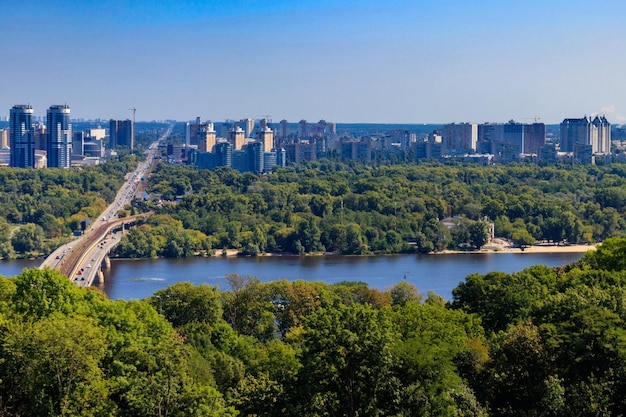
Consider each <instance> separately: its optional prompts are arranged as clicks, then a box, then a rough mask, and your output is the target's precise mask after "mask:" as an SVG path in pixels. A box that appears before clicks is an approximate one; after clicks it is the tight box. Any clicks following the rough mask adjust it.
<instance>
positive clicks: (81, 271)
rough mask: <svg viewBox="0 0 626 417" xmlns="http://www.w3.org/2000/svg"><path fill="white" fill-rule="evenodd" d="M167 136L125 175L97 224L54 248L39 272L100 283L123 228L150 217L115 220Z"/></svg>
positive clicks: (80, 282) (140, 184)
mask: <svg viewBox="0 0 626 417" xmlns="http://www.w3.org/2000/svg"><path fill="white" fill-rule="evenodd" d="M171 132H172V126H170V127H169V129H168V130H167V131H166V132H165V133H164V134H163V135H162V136H161V137H160V138H159V140H157V141H156V142H154V143H152V144H151V145H150V147H149V148H148V151H147V158H146V160H145V161H142V162H140V163H139V165H138V166H137V169H135V171H134V172H131V173H128V174H127V175H126V182H125V183H124V185H123V186H122V188H120V190H119V191H118V193H117V196H116V197H115V200H114V201H113V202H112V203H111V204H110V205H109V207H107V209H106V210H105V211H104V212H103V213H102V214H101V215H100V217H99V219H100V220H97V221H96V223H95V224H94V225H93V226H92V227H91V228H90V229H88V230H86V231H85V233H84V234H83V235H82V236H80V237H79V238H77V239H75V240H74V241H72V242H70V243H66V244H65V245H63V246H61V247H59V248H57V249H56V250H55V251H54V252H52V253H51V254H50V255H49V256H48V257H47V258H46V259H45V260H44V262H43V263H42V264H41V266H40V267H39V268H41V269H44V268H51V269H56V270H58V271H59V272H60V273H61V274H63V275H65V276H67V277H68V278H70V279H71V280H72V281H73V282H74V283H76V284H77V285H79V286H81V287H88V286H91V285H92V284H94V283H96V282H100V283H103V282H104V281H103V280H104V275H103V273H102V268H103V267H105V268H108V267H110V265H111V264H110V260H109V256H108V254H109V252H110V251H111V249H113V248H114V247H115V246H116V245H117V244H118V243H119V241H120V239H121V237H122V234H123V232H124V230H125V229H126V227H129V226H131V225H134V224H136V223H138V222H142V221H144V220H145V219H146V218H147V217H148V216H150V215H151V214H152V213H151V212H150V213H143V214H138V215H135V216H130V217H122V218H119V217H118V213H120V210H121V209H122V208H123V207H124V206H125V205H126V204H129V203H130V202H131V201H132V199H133V197H134V196H135V194H136V193H137V192H138V191H139V192H143V186H144V184H143V179H144V178H145V176H146V173H147V172H148V171H149V170H150V169H151V168H152V164H153V162H154V161H155V156H156V155H157V154H158V153H159V150H158V143H159V142H161V141H164V140H165V139H167V137H168V136H169V135H170V134H171ZM118 230H119V231H121V232H122V233H119V232H118Z"/></svg>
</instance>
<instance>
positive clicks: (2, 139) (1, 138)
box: [0, 129, 10, 150]
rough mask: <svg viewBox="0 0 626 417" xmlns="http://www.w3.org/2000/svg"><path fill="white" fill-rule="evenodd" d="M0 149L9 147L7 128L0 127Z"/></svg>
mask: <svg viewBox="0 0 626 417" xmlns="http://www.w3.org/2000/svg"><path fill="white" fill-rule="evenodd" d="M0 149H1V150H7V149H10V147H9V130H8V129H0Z"/></svg>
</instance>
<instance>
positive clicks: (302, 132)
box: [298, 119, 310, 139]
mask: <svg viewBox="0 0 626 417" xmlns="http://www.w3.org/2000/svg"><path fill="white" fill-rule="evenodd" d="M309 136H310V131H309V124H308V123H307V121H306V120H304V119H303V120H300V121H299V122H298V139H302V138H308V137H309Z"/></svg>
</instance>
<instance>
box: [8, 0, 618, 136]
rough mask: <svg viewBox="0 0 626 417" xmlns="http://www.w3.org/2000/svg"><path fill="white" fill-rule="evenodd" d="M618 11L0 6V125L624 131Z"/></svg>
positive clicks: (483, 4) (528, 5)
mask: <svg viewBox="0 0 626 417" xmlns="http://www.w3.org/2000/svg"><path fill="white" fill-rule="evenodd" d="M625 12H626V2H623V1H617V0H615V1H613V0H611V1H598V0H596V1H581V0H570V1H562V0H552V1H550V0H525V1H506V0H500V1H495V0H474V1H467V0H438V1H424V0H422V1H420V0H413V1H408V0H393V1H389V0H386V1H385V0H371V1H331V0H316V1H309V0H302V1H298V0H294V1H283V0H266V1H243V0H234V1H191V0H178V1H164V0H152V1H149V0H135V1H121V0H102V1H98V2H95V1H93V2H92V1H72V0H65V1H63V0H29V1H14V0H0V16H1V18H0V59H1V61H2V65H0V115H4V116H6V115H8V112H9V109H10V108H11V106H13V105H14V104H23V103H30V104H32V105H33V107H34V109H35V114H36V115H41V116H43V115H45V111H46V108H48V107H49V106H50V105H52V104H63V103H67V104H69V105H70V107H71V109H72V117H76V118H86V119H87V118H103V119H108V118H128V117H131V115H132V112H130V110H129V109H130V108H132V107H135V108H137V113H136V115H137V120H155V119H156V120H158V119H177V120H190V119H193V118H195V117H196V116H200V117H202V118H203V119H209V120H214V121H220V120H225V119H241V118H248V117H250V118H260V117H262V116H264V115H271V116H272V119H273V120H274V121H278V120H280V119H283V118H284V119H287V120H289V121H294V122H297V121H298V120H300V119H307V120H310V121H317V120H319V119H325V120H327V121H335V122H370V123H447V122H461V121H471V122H478V123H481V122H487V121H492V122H506V121H508V120H510V119H515V120H518V121H522V122H524V121H529V119H525V118H531V117H540V118H541V120H542V121H544V122H546V123H559V122H560V121H561V120H562V119H564V118H566V117H581V116H583V115H585V114H593V113H604V114H606V115H607V118H608V119H609V121H611V122H612V123H620V124H621V123H626V83H625V82H623V80H624V75H623V74H624V73H626V71H625V70H624V69H625V68H626V65H625V64H626V62H625V61H626V54H624V52H623V51H624V48H623V45H622V43H623V41H624V40H625V39H626V25H624V24H623V22H622V20H623V16H624V15H625Z"/></svg>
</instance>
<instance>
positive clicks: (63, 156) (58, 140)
mask: <svg viewBox="0 0 626 417" xmlns="http://www.w3.org/2000/svg"><path fill="white" fill-rule="evenodd" d="M46 131H47V132H48V147H47V148H48V149H47V151H48V167H52V168H70V167H71V166H72V158H71V154H72V124H71V123H70V106H68V105H67V104H61V105H54V106H50V108H49V109H48V112H47V114H46Z"/></svg>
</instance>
